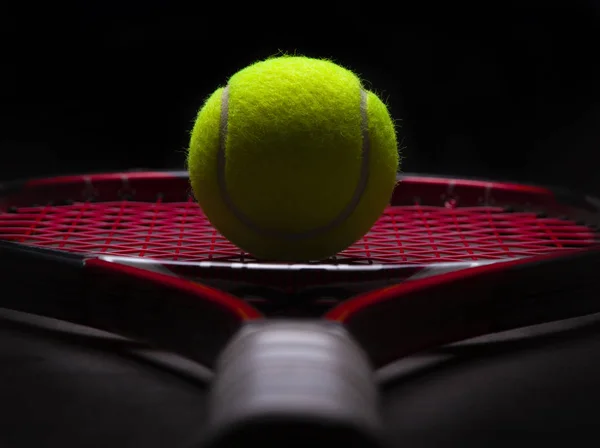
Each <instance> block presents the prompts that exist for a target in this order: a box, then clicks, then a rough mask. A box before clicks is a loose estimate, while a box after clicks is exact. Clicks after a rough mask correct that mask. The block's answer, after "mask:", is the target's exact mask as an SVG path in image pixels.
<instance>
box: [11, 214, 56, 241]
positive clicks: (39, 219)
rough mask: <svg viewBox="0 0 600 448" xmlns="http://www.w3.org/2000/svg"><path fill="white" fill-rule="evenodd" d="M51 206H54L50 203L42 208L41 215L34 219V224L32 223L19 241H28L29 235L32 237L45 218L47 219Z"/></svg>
mask: <svg viewBox="0 0 600 448" xmlns="http://www.w3.org/2000/svg"><path fill="white" fill-rule="evenodd" d="M50 208H52V207H51V206H50V205H46V206H45V207H43V208H42V210H41V212H40V215H39V216H38V217H37V218H36V219H35V220H34V221H33V224H31V225H30V226H29V228H28V229H27V230H26V231H25V232H24V233H23V236H22V237H21V238H19V239H18V240H17V241H19V243H24V242H26V241H27V239H29V237H31V235H32V234H33V233H34V232H35V230H36V229H37V227H38V226H39V225H40V223H41V222H42V221H44V219H46V215H47V214H48V210H49V209H50Z"/></svg>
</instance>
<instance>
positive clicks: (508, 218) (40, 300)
mask: <svg viewBox="0 0 600 448" xmlns="http://www.w3.org/2000/svg"><path fill="white" fill-rule="evenodd" d="M398 180H399V182H398V186H397V188H396V190H395V192H394V195H393V197H392V200H391V203H390V206H389V207H388V208H387V209H386V211H385V213H384V215H383V216H382V217H381V219H380V220H379V221H378V222H377V223H376V225H375V226H374V227H373V229H372V230H371V232H369V233H368V234H367V235H365V237H364V238H363V239H361V240H360V241H359V242H357V243H356V244H355V245H353V246H352V247H350V248H348V250H347V251H344V252H343V253H341V254H339V256H338V257H335V258H334V259H329V260H324V261H321V262H318V263H305V264H288V263H277V262H273V261H259V260H255V259H253V258H252V257H249V256H248V254H245V253H243V252H241V251H239V249H237V248H235V246H233V245H231V244H230V243H228V242H227V241H226V240H225V239H224V238H223V237H221V236H220V235H219V234H218V232H216V231H215V229H214V228H212V227H211V226H210V223H209V222H208V221H207V220H206V218H205V217H204V215H203V214H202V212H201V210H200V208H199V207H198V206H197V204H195V203H194V201H193V199H192V196H191V194H190V189H189V184H188V178H187V174H186V173H185V172H132V173H111V174H95V175H82V176H65V177H58V178H50V179H37V180H31V181H25V182H21V183H13V184H9V185H4V186H3V187H2V188H1V194H0V263H2V269H3V271H4V273H5V278H6V280H5V284H6V285H7V286H8V287H9V288H10V289H13V290H15V291H19V294H17V295H14V296H11V297H6V298H5V299H3V305H4V306H7V307H13V308H15V309H20V310H23V311H29V312H37V313H42V314H47V315H50V316H53V317H57V318H60V319H66V320H74V321H77V322H78V323H83V324H85V325H90V326H93V327H99V328H102V329H107V330H109V331H114V332H116V333H120V334H121V333H125V334H130V335H132V336H133V337H136V338H138V337H139V338H141V339H143V340H148V341H151V342H156V343H158V344H159V345H160V346H161V347H165V348H168V349H173V350H175V351H177V352H178V353H182V354H184V355H185V356H189V357H191V358H193V359H195V360H199V361H201V362H202V363H204V364H205V365H208V366H211V365H213V363H214V360H215V357H216V354H217V353H218V352H219V351H220V350H221V349H222V348H223V346H224V344H225V343H226V341H227V340H229V339H230V338H231V337H232V336H233V335H234V334H235V333H236V332H237V331H238V330H239V329H240V328H241V326H242V325H243V324H244V322H246V321H248V320H253V319H260V318H262V317H270V316H287V317H295V316H310V317H318V316H322V315H323V314H324V313H327V312H329V314H327V315H326V317H328V318H330V319H334V320H338V321H342V322H344V323H346V324H347V325H349V326H350V327H351V328H354V330H353V331H354V332H355V333H356V334H357V335H358V334H361V330H360V327H361V326H360V325H359V324H358V323H356V322H358V321H360V318H358V317H356V316H358V315H363V316H369V315H370V314H369V313H370V311H369V312H367V311H366V310H367V308H369V307H367V306H364V304H371V305H373V309H374V310H375V309H385V307H386V306H388V305H387V303H391V302H394V303H396V302H397V303H404V304H405V305H402V306H407V305H406V303H407V301H406V300H400V299H398V300H395V298H397V297H400V296H403V295H406V294H409V293H410V291H408V290H406V289H403V287H402V286H395V285H397V284H399V283H403V282H405V281H406V280H411V281H410V282H405V283H404V284H405V285H411V286H410V288H415V290H417V289H419V288H418V285H421V288H422V290H425V289H426V288H429V287H433V286H432V285H433V284H434V283H435V282H436V281H435V280H434V281H433V283H432V282H429V283H428V282H425V280H426V279H427V278H430V277H431V278H432V279H436V278H439V279H440V280H439V285H440V286H437V288H439V289H440V290H443V288H444V287H445V286H444V285H446V284H450V283H448V282H454V281H455V280H456V279H462V278H465V279H468V278H469V277H468V275H467V276H463V275H462V274H458V272H461V270H464V269H465V268H473V267H479V269H485V266H492V265H495V264H498V263H499V262H500V263H502V264H504V263H507V262H509V261H511V260H512V261H511V262H514V263H518V260H523V262H524V263H528V262H529V261H530V260H532V259H535V258H537V257H542V256H560V257H562V256H564V255H567V254H571V253H577V252H579V251H589V250H592V249H594V248H596V247H597V246H598V241H599V240H600V238H599V237H598V230H597V229H598V227H597V223H598V216H599V213H598V210H599V207H598V204H600V201H597V200H595V199H593V198H589V197H586V196H582V195H576V194H571V193H567V192H564V191H559V190H553V189H548V188H543V187H536V186H524V185H518V184H511V183H498V182H489V181H480V180H469V179H449V178H444V177H435V176H417V175H402V176H400V177H399V178H398ZM490 269H491V271H490V272H498V274H495V275H497V277H496V279H501V275H502V274H501V273H500V272H501V269H502V268H492V267H490ZM452 272H454V273H457V274H456V275H455V276H454V277H453V276H452V275H451V273H452ZM476 272H479V271H476ZM441 274H446V277H444V276H441ZM24 276H30V277H31V278H35V279H36V281H34V282H24V281H23V280H22V279H23V277H24ZM461 281H463V282H467V281H468V280H461ZM444 282H446V283H444ZM142 285H145V286H142ZM384 286H389V288H387V289H384V290H383V291H379V289H380V288H382V287H384ZM406 288H408V286H406ZM375 290H376V291H375ZM419 290H421V289H419ZM390 291H392V292H390ZM357 294H363V296H361V297H359V298H358V299H354V300H349V301H348V300H347V299H349V298H350V297H353V296H355V295H357ZM422 294H425V293H422ZM365 297H366V298H365ZM381 297H388V299H386V300H383V299H381ZM392 299H394V300H392ZM424 303H425V302H424ZM357 304H358V305H357ZM360 304H362V305H360ZM398 306H399V305H398ZM336 307H337V308H336ZM421 310H422V311H421V312H422V313H425V312H426V311H427V310H428V308H426V307H421ZM392 311H393V313H392V314H393V315H397V314H398V313H401V311H399V310H398V309H397V308H396V305H394V306H393V309H392ZM375 314H377V313H375ZM341 316H344V317H341ZM348 316H353V317H352V318H350V317H348ZM420 316H421V317H423V316H422V315H420ZM365 319H367V318H365ZM367 321H368V319H367ZM472 330H473V331H475V330H474V329H472ZM190 335H194V337H190ZM382 335H385V332H384V331H382V332H381V333H380V335H379V336H378V337H376V338H375V339H374V340H375V341H376V342H369V339H368V337H363V336H360V338H362V339H361V341H362V343H364V344H366V346H367V347H368V348H369V349H371V347H374V346H375V345H376V344H377V343H381V342H382V341H383V342H388V343H389V342H390V337H391V336H388V337H385V336H382ZM392 336H393V337H397V336H398V334H395V333H394V334H392ZM405 336H406V335H405ZM408 336H412V335H410V334H409V335H407V339H409V340H410V339H411V337H408ZM454 336H458V333H457V334H455V335H454ZM403 337H404V336H403ZM428 343H431V341H429V342H428ZM407 345H408V347H404V346H403V347H402V350H400V351H395V352H393V353H392V354H390V353H388V354H386V355H381V356H379V355H378V356H375V357H374V358H373V360H374V362H375V363H376V364H377V365H380V364H381V363H382V362H384V360H387V359H388V358H389V357H390V356H392V355H397V354H399V353H408V352H410V351H411V350H414V349H415V348H418V347H420V345H419V344H416V343H413V342H411V343H410V344H407Z"/></svg>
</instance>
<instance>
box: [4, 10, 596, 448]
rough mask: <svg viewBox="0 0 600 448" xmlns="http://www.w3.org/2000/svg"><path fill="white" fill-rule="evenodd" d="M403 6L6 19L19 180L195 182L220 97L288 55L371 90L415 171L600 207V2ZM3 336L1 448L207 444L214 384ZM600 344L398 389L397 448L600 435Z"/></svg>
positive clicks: (585, 342)
mask: <svg viewBox="0 0 600 448" xmlns="http://www.w3.org/2000/svg"><path fill="white" fill-rule="evenodd" d="M393 3H394V2H391V3H390V4H389V5H383V4H381V5H379V4H375V3H356V4H354V3H352V2H345V3H340V4H335V3H331V4H325V3H324V2H323V3H322V4H320V5H308V4H299V3H281V4H279V5H278V6H277V7H273V6H272V7H271V8H264V9H262V10H260V11H257V8H256V5H254V4H246V5H242V6H238V5H235V4H233V3H232V4H228V3H221V4H217V3H211V4H210V6H209V5H208V4H207V3H202V4H198V5H196V6H197V7H198V8H199V9H200V11H199V12H196V11H194V12H191V11H177V12H175V11H173V9H174V8H172V7H171V6H170V5H169V4H168V3H167V2H161V1H158V0H154V1H148V2H145V3H134V2H131V1H129V2H121V3H119V2H116V1H114V0H112V1H106V2H103V3H95V2H89V3H86V4H85V5H84V4H81V5H69V6H68V7H63V10H61V11H57V10H55V9H52V10H48V11H41V10H39V9H35V8H34V6H33V5H31V8H32V11H29V14H26V15H19V16H16V15H15V16H10V15H2V16H1V18H0V44H1V49H2V52H1V54H0V63H1V71H0V81H1V82H0V118H1V121H0V155H1V156H2V158H1V162H0V179H3V180H8V179H15V178H23V177H29V176H42V175H55V174H59V173H73V172H88V171H105V170H119V169H129V168H138V167H145V168H169V169H179V168H183V167H184V152H185V148H186V146H187V139H188V132H189V130H190V129H191V126H192V123H193V120H194V118H195V113H196V111H197V109H198V108H199V107H200V105H201V104H202V101H203V100H204V98H206V97H207V96H208V95H209V94H210V93H211V92H212V91H213V90H214V89H215V88H216V87H217V86H219V85H222V84H223V83H224V82H225V81H226V79H227V77H228V76H230V75H231V74H233V73H234V72H235V71H237V70H239V69H240V68H242V67H244V66H246V65H247V64H249V63H251V62H253V61H254V60H256V59H260V58H265V57H268V56H271V55H274V54H277V53H279V52H281V51H285V52H290V53H293V52H297V53H299V54H305V55H308V56H316V57H329V58H333V59H334V60H336V61H338V62H339V63H341V64H343V65H345V66H347V67H349V68H351V69H353V70H355V71H356V72H358V73H359V74H360V75H361V76H362V77H363V78H365V79H367V80H369V81H370V83H371V84H372V87H373V89H374V90H376V91H377V92H378V93H380V94H381V95H382V96H383V97H384V98H385V99H386V101H387V102H388V103H389V105H390V109H391V112H392V114H393V116H394V117H395V118H397V119H402V128H401V138H403V145H404V146H405V149H404V150H403V156H404V160H403V166H402V168H403V170H404V171H407V172H427V173H445V174H451V175H466V176H476V177H493V178H499V179H512V180H519V181H524V182H532V183H543V184H554V185H564V186H570V187H573V188H576V189H581V190H585V191H590V192H593V193H595V194H598V195H600V177H599V176H597V175H596V173H597V171H598V169H597V163H598V159H599V156H598V148H600V102H599V101H598V100H600V54H599V52H598V43H599V42H600V8H599V7H598V6H597V5H596V4H594V3H593V2H591V1H570V2H569V1H566V0H564V1H563V2H545V3H541V2H532V1H523V2H518V3H515V4H514V5H513V4H510V3H508V2H506V3H503V4H502V5H500V4H492V3H491V2H490V3H489V4H488V3H486V7H485V9H482V8H479V9H473V8H471V7H469V6H467V5H466V4H465V5H458V4H457V3H456V2H453V3H452V5H451V7H447V8H446V9H444V10H441V9H439V7H437V6H435V5H433V4H431V3H426V2H421V6H424V8H422V9H420V10H418V11H417V9H416V8H413V5H408V4H407V3H398V4H396V5H394V4H393ZM61 7H62V6H61ZM51 8H58V5H52V6H51ZM198 8H194V9H198ZM392 8H394V9H395V10H394V11H392ZM0 293H4V292H2V291H0ZM0 324H1V325H0V328H2V332H3V337H2V338H0V345H1V347H0V349H1V350H0V373H1V377H2V381H1V383H2V384H3V387H1V388H0V398H1V400H0V401H1V402H2V403H4V406H1V407H0V411H1V412H2V417H3V418H2V419H1V420H2V423H0V446H3V444H5V445H6V446H32V445H36V446H106V445H107V444H110V445H112V446H142V445H143V446H148V447H150V446H167V445H169V444H172V446H180V445H186V446H187V445H188V444H189V442H191V441H192V440H195V438H196V437H197V435H198V434H197V433H198V431H200V429H201V428H200V427H201V426H202V425H201V424H200V423H198V426H197V427H195V426H194V425H195V422H196V421H197V422H200V421H201V420H202V419H203V413H204V411H205V403H204V400H205V397H204V390H203V389H202V388H197V387H193V386H192V385H190V384H189V383H187V382H181V381H180V380H179V379H177V378H175V377H174V376H173V375H171V374H168V373H164V372H162V371H159V370H154V369H152V368H148V366H143V365H142V366H140V364H138V363H137V362H136V361H134V360H133V359H129V358H127V357H126V356H125V357H121V356H118V355H114V354H113V353H110V350H108V351H103V350H102V349H100V350H99V349H98V346H96V347H94V348H90V347H89V346H88V345H89V340H87V339H86V340H84V342H83V343H81V344H79V343H76V344H75V346H73V344H72V343H71V344H66V347H64V346H63V345H64V344H63V345H61V344H58V343H57V341H56V340H55V339H54V338H52V337H50V336H49V335H47V334H43V335H39V334H37V335H34V336H35V337H33V336H32V335H31V334H29V330H24V329H23V328H20V329H18V330H15V328H14V326H12V325H8V324H7V323H6V322H5V321H2V322H0ZM5 330H6V331H5ZM598 334H599V333H598V326H597V325H596V326H594V327H591V329H590V330H589V331H587V332H583V333H577V334H576V335H575V336H573V335H571V337H570V338H566V339H564V338H558V339H551V340H548V341H545V342H544V343H542V344H537V345H536V344H534V345H532V346H527V345H525V346H524V347H523V346H520V348H519V347H515V346H514V345H510V344H508V345H506V346H505V348H504V350H497V349H496V350H495V349H494V347H493V346H491V347H486V348H485V349H482V350H481V351H480V352H479V353H467V355H466V356H463V357H462V358H463V360H462V361H457V362H455V363H450V364H449V365H443V366H441V367H440V366H438V367H431V368H428V369H425V371H421V372H419V374H418V375H414V376H411V377H410V378H409V379H408V380H407V381H399V383H398V384H395V385H393V386H390V390H388V394H387V395H386V397H387V398H386V400H385V405H386V409H388V415H389V416H390V417H389V418H390V419H392V420H393V419H394V418H396V419H397V422H400V423H397V422H396V423H394V421H392V422H391V424H390V428H393V431H392V432H394V434H392V435H393V436H395V437H396V438H397V446H406V443H409V444H410V445H411V446H440V445H441V444H445V445H447V446H465V444H467V445H468V446H500V445H502V446H506V445H507V443H513V444H514V443H517V442H520V441H523V442H524V443H527V441H529V440H531V441H534V440H536V441H537V442H536V443H537V444H539V443H549V442H552V441H554V442H557V441H558V438H557V436H558V435H566V437H569V439H570V441H571V442H573V441H574V440H575V439H574V438H573V436H576V435H579V436H582V435H583V434H593V432H594V431H596V430H595V424H596V418H595V415H596V412H595V411H594V409H595V408H596V404H597V398H598V396H599V395H598V390H599V388H598V387H597V378H598V372H599V367H598V362H597V360H598V357H597V356H595V354H596V353H597V348H598V340H599V339H598ZM63 342H64V341H63ZM96 345H99V344H96ZM109 345H110V344H109ZM463 355H464V354H463ZM394 416H396V417H394ZM561 442H562V440H561ZM550 444H551V443H550Z"/></svg>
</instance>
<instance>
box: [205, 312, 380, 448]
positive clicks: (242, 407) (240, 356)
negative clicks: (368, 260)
mask: <svg viewBox="0 0 600 448" xmlns="http://www.w3.org/2000/svg"><path fill="white" fill-rule="evenodd" d="M377 392H378V391H377V386H376V384H375V381H374V375H373V371H372V369H371V366H370V364H369V361H368V359H367V357H366V355H365V354H364V353H363V351H362V350H361V348H360V347H359V346H358V345H357V344H356V343H355V342H354V341H353V340H352V339H351V337H350V336H349V334H348V333H347V332H346V330H345V329H344V328H343V327H342V326H340V325H338V324H335V323H331V322H288V321H274V320H269V321H260V322H253V323H250V324H247V325H246V326H245V327H244V328H243V329H242V330H240V332H239V333H238V334H237V335H236V336H235V337H234V338H233V340H232V341H231V342H230V344H229V345H228V347H227V348H226V349H225V350H224V352H223V353H222V355H221V357H220V359H219V361H218V362H217V365H216V371H215V379H214V381H213V384H212V389H211V393H210V427H209V437H208V438H207V440H206V446H208V447H210V448H220V447H236V448H238V447H239V448H243V447H246V446H248V447H257V446H260V447H261V448H265V447H270V446H273V447H275V446H276V447H278V448H282V447H286V448H287V447H296V446H298V447H300V446H301V447H302V448H306V447H307V446H313V445H315V444H317V445H319V446H321V444H323V445H322V446H325V445H324V444H325V443H327V444H328V445H329V446H352V447H357V448H358V447H377V446H379V445H380V434H379V433H380V418H379V409H378V394H377Z"/></svg>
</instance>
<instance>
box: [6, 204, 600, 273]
mask: <svg viewBox="0 0 600 448" xmlns="http://www.w3.org/2000/svg"><path fill="white" fill-rule="evenodd" d="M0 239H1V240H7V241H14V242H19V243H22V244H27V245H34V246H39V247H46V248H51V249H57V250H63V251H67V252H76V253H87V254H90V253H93V254H104V255H112V256H123V257H144V258H149V259H153V260H158V261H190V262H202V261H225V262H252V261H255V260H253V259H252V257H250V256H248V255H247V254H244V253H243V252H241V251H240V250H239V249H237V248H236V247H235V246H233V245H232V244H231V243H229V242H228V241H227V240H225V239H224V238H223V237H222V236H221V235H220V234H219V233H218V232H217V231H216V230H215V229H214V228H213V227H212V226H211V225H210V223H209V222H208V220H207V219H206V217H205V216H204V215H203V214H202V211H201V210H200V209H199V208H198V206H197V205H196V204H195V203H194V202H193V201H191V200H189V201H187V202H161V201H156V202H133V201H114V202H80V203H73V204H69V205H58V206H36V207H32V206H27V207H20V208H17V209H13V210H11V211H10V212H8V211H4V212H0ZM597 242H598V236H597V234H596V233H595V231H594V230H593V229H591V228H590V227H588V226H585V225H583V224H579V223H576V222H573V221H571V220H569V219H566V218H565V219H562V218H556V217H544V216H540V215H538V214H536V213H533V212H524V211H522V212H515V211H507V210H505V209H504V208H502V207H491V206H481V207H463V208H461V207H458V208H447V207H443V206H427V205H410V206H392V207H388V208H387V209H386V211H385V213H384V215H383V216H381V218H380V219H379V220H378V221H377V223H376V224H375V225H374V226H373V228H372V229H371V231H370V232H369V233H368V234H366V235H365V236H364V237H363V238H362V239H361V240H360V241H358V242H357V243H355V244H354V245H352V246H351V247H349V248H348V249H346V250H345V251H343V252H342V253H340V254H339V256H338V257H336V260H328V261H327V262H328V263H331V262H337V263H339V262H343V263H354V264H372V263H378V264H427V263H445V262H460V261H479V260H501V259H506V258H518V257H528V256H535V255H543V254H546V253H549V252H552V251H556V250H572V249H580V248H585V247H589V246H592V245H595V244H597Z"/></svg>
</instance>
